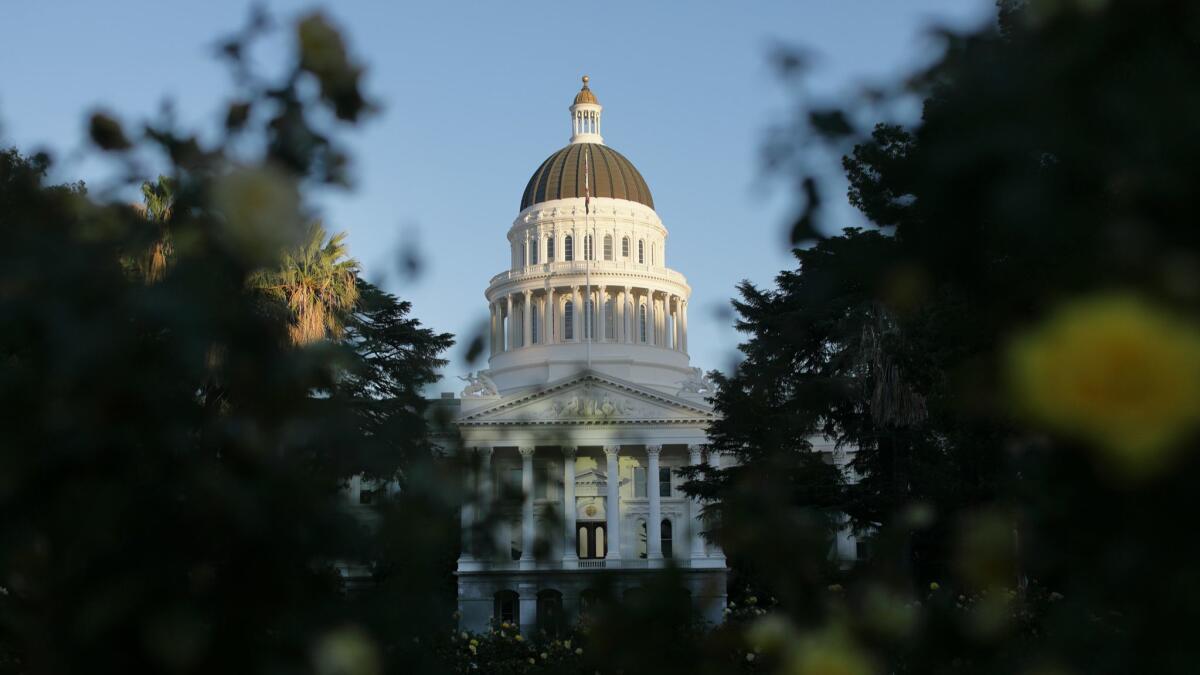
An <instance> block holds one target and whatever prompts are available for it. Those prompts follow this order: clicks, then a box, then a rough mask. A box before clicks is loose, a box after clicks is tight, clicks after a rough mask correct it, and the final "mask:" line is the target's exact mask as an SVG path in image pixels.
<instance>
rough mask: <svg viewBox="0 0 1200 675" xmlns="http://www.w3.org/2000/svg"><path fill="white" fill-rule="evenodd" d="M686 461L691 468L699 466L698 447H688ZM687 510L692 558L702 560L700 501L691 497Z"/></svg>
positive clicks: (702, 528)
mask: <svg viewBox="0 0 1200 675" xmlns="http://www.w3.org/2000/svg"><path fill="white" fill-rule="evenodd" d="M688 460H689V462H690V463H691V465H692V466H699V465H700V446H699V445H689V446H688ZM688 508H690V509H691V512H692V513H691V516H692V517H691V522H690V526H689V527H688V530H689V531H690V532H691V535H692V536H691V540H692V557H693V558H703V557H704V537H702V536H701V532H703V530H704V526H703V525H702V524H701V522H700V499H699V498H696V497H693V498H692V500H691V503H690V504H689V507H688Z"/></svg>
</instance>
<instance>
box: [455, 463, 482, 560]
mask: <svg viewBox="0 0 1200 675" xmlns="http://www.w3.org/2000/svg"><path fill="white" fill-rule="evenodd" d="M463 459H464V460H465V461H464V462H463V496H462V508H461V518H462V524H461V525H460V529H461V530H462V553H461V554H460V555H459V556H458V559H459V560H472V559H474V557H475V556H474V555H473V553H474V550H475V545H474V544H475V542H474V536H473V535H474V532H473V530H474V529H475V498H476V496H477V495H476V491H477V485H476V484H475V481H473V480H471V478H472V473H473V472H474V470H475V467H474V466H473V462H472V461H471V460H472V457H471V455H470V454H469V453H468V452H467V451H466V449H465V448H464V451H463Z"/></svg>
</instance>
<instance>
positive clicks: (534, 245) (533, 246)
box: [529, 239, 538, 265]
mask: <svg viewBox="0 0 1200 675" xmlns="http://www.w3.org/2000/svg"><path fill="white" fill-rule="evenodd" d="M537 256H538V242H537V239H530V240H529V264H530V265H536V264H537V262H538V261H537Z"/></svg>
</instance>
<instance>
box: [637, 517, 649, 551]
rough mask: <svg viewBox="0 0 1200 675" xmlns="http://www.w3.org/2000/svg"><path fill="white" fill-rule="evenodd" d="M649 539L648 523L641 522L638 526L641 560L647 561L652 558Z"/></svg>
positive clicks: (638, 549)
mask: <svg viewBox="0 0 1200 675" xmlns="http://www.w3.org/2000/svg"><path fill="white" fill-rule="evenodd" d="M648 539H649V538H648V537H647V536H646V521H644V520H639V521H638V524H637V554H638V557H639V558H642V559H645V558H648V557H650V554H649V551H648V550H647V548H648V545H647V541H648Z"/></svg>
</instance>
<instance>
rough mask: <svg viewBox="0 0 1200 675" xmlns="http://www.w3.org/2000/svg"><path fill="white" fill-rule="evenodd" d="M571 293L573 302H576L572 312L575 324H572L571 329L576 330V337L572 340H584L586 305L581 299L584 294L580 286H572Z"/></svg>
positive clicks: (572, 319)
mask: <svg viewBox="0 0 1200 675" xmlns="http://www.w3.org/2000/svg"><path fill="white" fill-rule="evenodd" d="M571 294H572V302H574V303H575V311H574V312H572V314H574V316H572V317H571V321H572V322H574V325H572V326H571V330H572V331H573V332H574V339H573V340H572V342H583V310H584V307H583V303H582V302H580V301H579V300H580V298H581V297H582V295H583V294H582V293H581V292H580V291H579V287H578V286H572V287H571Z"/></svg>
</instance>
